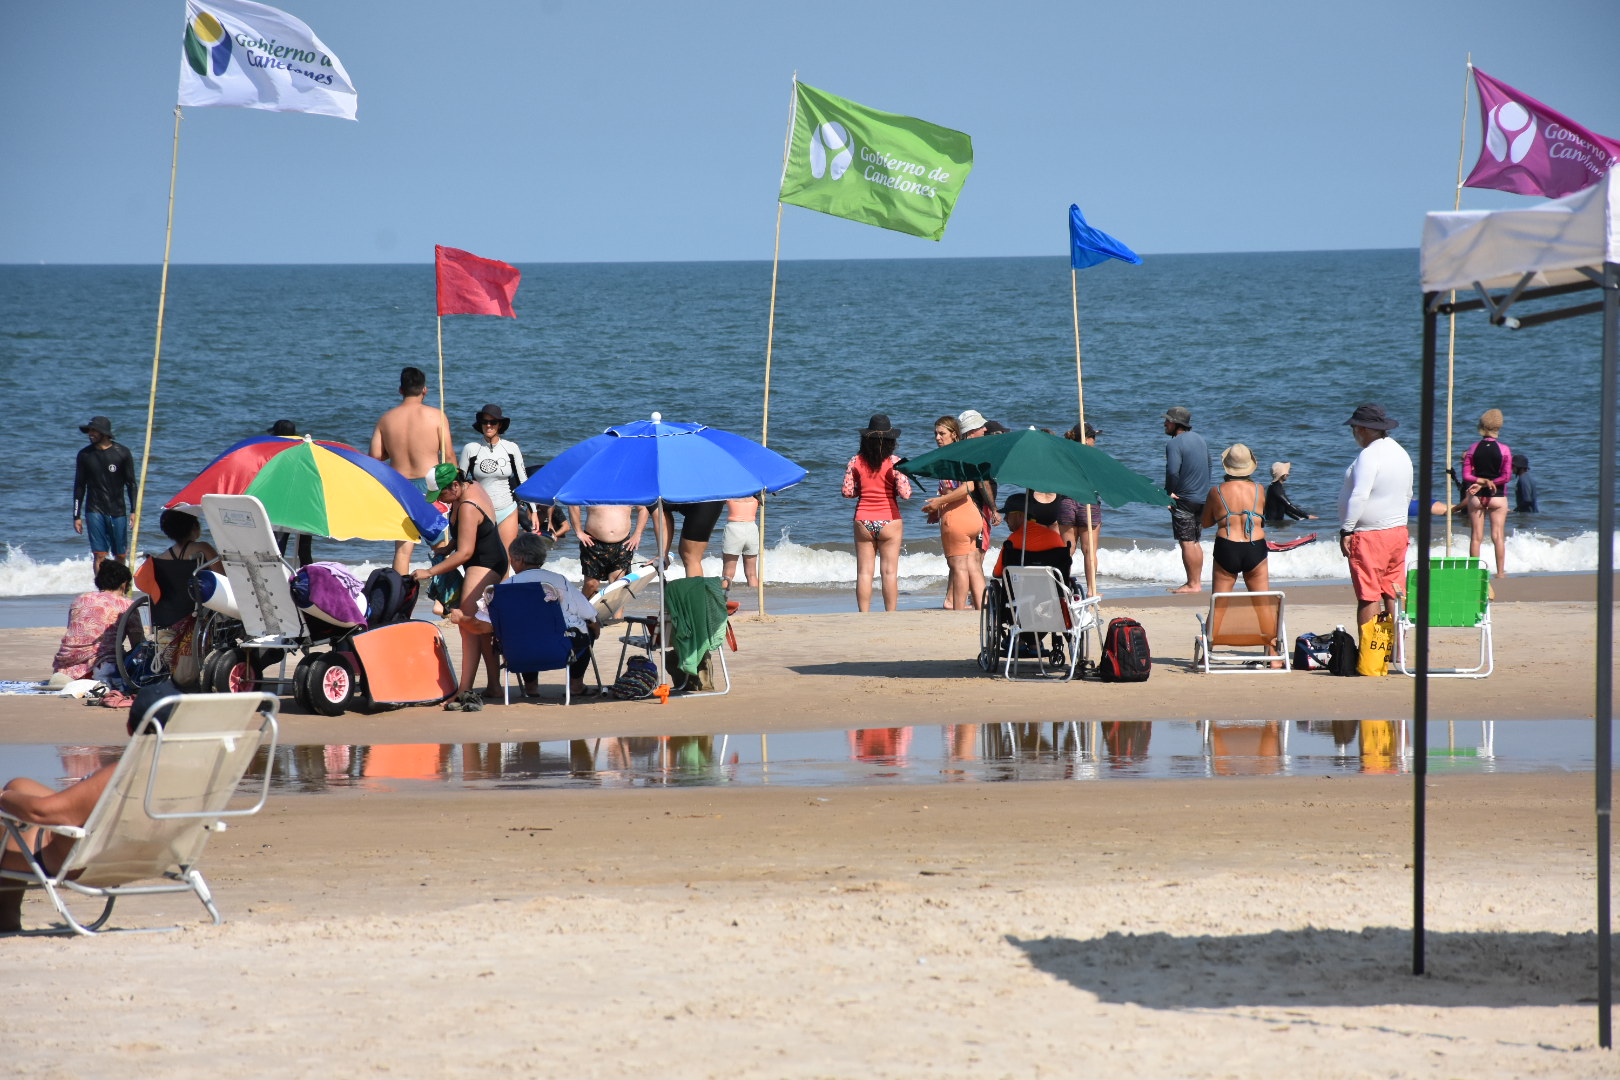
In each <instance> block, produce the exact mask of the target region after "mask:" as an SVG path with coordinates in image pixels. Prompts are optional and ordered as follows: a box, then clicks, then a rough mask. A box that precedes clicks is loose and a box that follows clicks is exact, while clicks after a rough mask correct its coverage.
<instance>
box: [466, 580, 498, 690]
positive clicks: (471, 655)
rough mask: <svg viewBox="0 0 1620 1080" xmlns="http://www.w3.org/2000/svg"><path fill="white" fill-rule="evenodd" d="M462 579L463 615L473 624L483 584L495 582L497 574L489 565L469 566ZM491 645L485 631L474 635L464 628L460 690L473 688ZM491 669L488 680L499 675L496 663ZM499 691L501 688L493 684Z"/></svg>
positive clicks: (489, 666) (467, 621)
mask: <svg viewBox="0 0 1620 1080" xmlns="http://www.w3.org/2000/svg"><path fill="white" fill-rule="evenodd" d="M462 574H463V579H462V583H461V603H460V605H459V606H460V609H461V615H462V619H463V621H464V622H466V623H469V624H470V623H471V622H472V620H473V619H475V618H477V616H478V598H479V597H480V596H482V595H483V593H484V586H486V585H490V584H493V583H494V582H495V574H494V573H493V572H492V571H491V570H490V569H489V568H488V567H487V566H468V567H463V568H462ZM490 644H491V642H490V641H489V639H488V638H487V637H486V636H485V635H483V634H471V633H468V632H467V630H465V629H463V630H462V631H461V687H460V689H461V692H463V693H465V692H466V691H468V690H471V689H472V687H473V681H474V680H475V679H476V678H477V677H478V662H479V661H480V660H482V659H484V658H485V657H486V656H487V655H488V653H487V651H486V650H487V647H488V646H489V645H490ZM487 666H488V668H489V673H488V680H489V681H491V682H493V680H494V679H495V676H496V670H495V666H494V665H493V664H489V665H487ZM494 689H495V690H496V692H499V691H500V687H499V686H498V685H496V686H495V687H494Z"/></svg>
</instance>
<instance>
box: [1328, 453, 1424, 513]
mask: <svg viewBox="0 0 1620 1080" xmlns="http://www.w3.org/2000/svg"><path fill="white" fill-rule="evenodd" d="M1411 507H1412V457H1411V455H1410V454H1408V453H1407V452H1406V448H1405V447H1403V446H1402V445H1401V444H1400V443H1398V442H1396V441H1395V440H1394V439H1392V438H1390V437H1389V436H1388V435H1385V436H1384V437H1383V438H1381V439H1374V440H1373V441H1372V442H1371V443H1369V444H1367V446H1366V448H1365V449H1363V450H1362V451H1361V453H1359V454H1357V455H1356V460H1355V461H1352V462H1351V463H1350V467H1349V468H1348V469H1346V470H1344V486H1343V487H1341V488H1340V489H1339V528H1340V529H1343V530H1344V531H1345V532H1371V531H1373V530H1375V529H1393V528H1396V527H1397V526H1402V525H1405V524H1406V519H1407V516H1408V515H1407V511H1409V510H1410V509H1411Z"/></svg>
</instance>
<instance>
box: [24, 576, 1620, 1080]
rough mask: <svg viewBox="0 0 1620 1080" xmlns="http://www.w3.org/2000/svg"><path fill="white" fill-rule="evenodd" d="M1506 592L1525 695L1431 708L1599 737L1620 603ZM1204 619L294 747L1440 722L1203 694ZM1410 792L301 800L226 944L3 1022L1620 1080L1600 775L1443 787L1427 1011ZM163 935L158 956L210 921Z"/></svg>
mask: <svg viewBox="0 0 1620 1080" xmlns="http://www.w3.org/2000/svg"><path fill="white" fill-rule="evenodd" d="M1497 588H1498V603H1497V604H1496V605H1495V607H1494V614H1495V625H1496V632H1497V642H1498V645H1497V665H1498V666H1497V671H1496V673H1495V674H1494V675H1493V676H1492V677H1491V678H1490V679H1488V680H1483V681H1471V680H1447V681H1437V682H1435V683H1434V684H1433V702H1432V708H1433V715H1434V716H1435V717H1436V718H1442V719H1443V718H1459V719H1462V718H1480V717H1491V718H1498V719H1516V718H1517V719H1533V718H1548V717H1556V718H1579V717H1588V716H1590V715H1591V714H1592V711H1593V702H1592V677H1593V657H1592V651H1591V629H1592V599H1591V597H1592V596H1593V579H1592V578H1591V577H1590V576H1589V575H1588V576H1570V577H1542V578H1522V579H1520V578H1510V579H1507V580H1505V581H1503V582H1501V583H1499V585H1498V587H1497ZM1346 594H1347V590H1343V589H1334V588H1325V589H1322V588H1319V589H1310V588H1302V589H1291V590H1290V596H1291V597H1292V598H1293V600H1292V601H1291V603H1292V604H1293V606H1291V607H1290V610H1289V614H1288V621H1289V630H1290V633H1299V632H1302V631H1306V630H1310V631H1313V632H1320V631H1323V630H1326V629H1330V628H1331V627H1332V626H1333V625H1335V624H1336V623H1340V622H1344V621H1346V619H1347V618H1348V616H1349V612H1350V605H1349V603H1348V596H1347V595H1346ZM1204 604H1207V599H1206V600H1204V601H1202V602H1200V601H1199V600H1198V599H1197V598H1190V599H1189V598H1165V599H1163V600H1160V599H1157V598H1151V599H1142V600H1129V601H1126V600H1121V601H1120V602H1118V603H1114V602H1110V603H1109V605H1108V607H1107V613H1108V614H1109V615H1110V616H1113V615H1121V614H1129V615H1132V616H1134V617H1136V618H1138V619H1140V620H1141V621H1142V622H1143V624H1144V625H1145V626H1146V628H1147V631H1148V634H1149V638H1150V640H1151V642H1152V643H1153V647H1154V652H1155V656H1156V659H1157V661H1158V663H1157V664H1156V667H1155V672H1154V676H1153V678H1152V680H1150V682H1148V683H1147V684H1144V685H1137V686H1108V685H1102V684H1098V683H1095V682H1089V681H1088V682H1085V683H1081V684H1077V685H1071V686H1055V685H1038V684H1016V685H1009V684H1007V683H1005V682H1002V681H1000V680H993V679H990V678H988V677H985V676H983V675H982V674H980V673H979V672H978V670H977V668H976V667H975V666H974V664H973V661H972V659H971V657H972V655H973V651H974V649H975V648H976V641H977V629H976V622H975V621H973V620H972V619H970V618H969V617H966V616H963V615H957V614H954V613H949V612H942V611H918V612H903V613H899V614H896V615H888V616H884V615H872V616H857V615H853V614H851V615H815V616H778V617H774V618H771V619H770V620H768V621H758V620H743V621H740V622H739V625H738V627H737V632H738V637H739V640H740V643H741V651H739V652H738V653H736V654H734V655H733V656H732V657H731V661H732V666H733V673H734V676H735V678H736V681H737V690H736V692H735V693H733V694H732V695H731V696H729V697H725V698H711V699H707V700H703V701H685V702H683V701H673V702H671V703H670V704H669V705H667V706H659V705H656V704H621V703H606V702H591V703H588V704H581V705H577V706H574V707H572V708H568V709H563V708H560V707H557V706H553V705H550V704H540V705H535V704H523V705H513V706H510V707H503V706H498V705H496V706H491V707H488V708H486V709H485V710H484V711H483V712H480V713H473V714H460V713H445V712H442V711H439V710H428V709H415V710H403V711H398V712H392V713H385V714H380V715H377V716H369V717H368V716H363V715H359V714H351V715H346V716H344V717H340V718H335V719H327V718H322V717H311V716H301V715H295V714H293V713H290V712H289V713H288V714H285V715H284V717H283V725H282V732H283V740H284V741H285V742H290V743H356V744H360V743H385V742H478V741H536V740H553V739H562V738H570V737H578V738H585V737H593V736H603V735H631V734H670V733H677V732H686V733H700V732H701V733H722V732H728V731H729V732H743V731H765V732H790V731H804V730H811V729H842V728H846V727H851V726H859V725H863V724H864V725H870V726H885V727H887V726H901V725H907V724H944V723H982V722H986V721H990V720H999V719H1007V718H1009V717H1015V718H1017V719H1020V720H1028V721H1036V720H1067V719H1075V718H1077V717H1084V718H1091V719H1096V718H1109V719H1132V718H1137V719H1175V718H1210V719H1222V718H1232V719H1254V718H1261V717H1264V718H1279V719H1288V720H1296V719H1333V718H1356V719H1364V718H1369V717H1386V718H1387V717H1400V716H1405V715H1409V714H1410V703H1411V692H1412V690H1411V688H1412V684H1411V682H1410V681H1409V680H1406V679H1402V678H1398V677H1397V678H1387V679H1384V680H1370V679H1361V680H1356V681H1355V682H1349V681H1346V680H1338V679H1331V678H1329V677H1326V676H1320V675H1307V674H1298V675H1288V676H1279V677H1277V678H1276V679H1270V678H1254V679H1237V680H1226V679H1222V680H1219V681H1217V682H1212V681H1211V680H1212V678H1213V677H1208V676H1201V675H1198V674H1195V673H1193V672H1192V671H1191V670H1190V667H1189V665H1188V662H1187V661H1188V657H1189V656H1190V654H1191V642H1192V634H1193V627H1194V620H1193V617H1192V612H1193V611H1195V610H1198V609H1200V608H1201V607H1202V606H1203V605H1204ZM58 634H59V631H57V630H54V629H40V630H18V631H6V632H4V633H0V641H3V643H4V645H5V648H4V649H0V678H26V677H37V676H38V675H39V674H40V673H41V672H42V671H43V670H46V669H48V664H49V657H50V655H51V652H52V651H53V650H54V647H55V642H56V637H57V635H58ZM1439 641H1440V642H1441V646H1440V647H1442V648H1443V647H1445V644H1446V642H1447V638H1445V637H1443V636H1442V637H1441V638H1440V639H1439ZM1527 641H1534V642H1536V643H1537V647H1536V650H1535V653H1534V655H1530V654H1529V653H1528V651H1527V650H1525V649H1523V648H1521V647H1520V646H1519V643H1522V642H1527ZM616 652H617V649H616V646H615V648H614V649H613V651H612V653H610V654H608V656H607V662H608V663H609V664H611V660H612V658H613V656H614V655H616ZM122 723H123V718H122V716H121V715H116V714H113V713H110V712H107V711H105V710H98V709H94V708H86V707H83V706H82V705H80V704H78V703H73V702H66V701H58V700H53V699H40V698H23V697H5V698H0V742H6V743H41V742H60V743H82V744H96V743H112V742H117V741H121V739H120V738H119V736H118V732H119V730H120V729H121V727H122ZM1411 793H1412V780H1411V778H1410V777H1381V776H1367V775H1347V776H1335V777H1332V778H1327V777H1320V778H1304V777H1292V778H1272V779H1218V780H1168V781H1130V782H1110V783H1107V784H1087V783H1025V784H971V783H970V784H953V785H928V786H913V787H906V788H883V787H875V786H874V787H841V788H836V789H818V788H808V787H797V788H781V787H778V788H771V787H757V788H747V789H743V788H702V789H674V790H668V789H666V790H652V789H643V790H593V791H544V792H540V791H487V792H482V791H481V792H463V791H452V790H424V789H420V788H415V789H403V788H402V789H400V790H397V791H368V792H337V793H332V794H327V795H322V796H285V797H278V798H275V799H273V800H272V802H271V803H270V805H269V806H268V807H267V808H266V810H265V811H264V812H263V813H262V814H260V815H259V816H258V817H256V818H253V819H249V820H246V821H243V822H240V823H238V824H235V825H233V826H232V828H231V829H230V830H229V831H228V832H226V833H225V834H224V835H222V836H220V837H218V838H217V839H216V841H215V843H214V845H213V846H212V847H211V848H210V851H209V853H208V857H207V859H206V861H205V864H204V867H203V869H204V870H205V872H207V873H208V874H209V877H210V881H211V884H212V885H213V887H214V892H215V895H216V897H217V898H218V900H219V903H220V906H221V908H222V910H223V911H224V913H225V915H226V917H227V920H228V921H227V923H226V924H225V925H224V926H222V927H218V928H213V927H204V926H200V925H198V926H187V927H186V928H185V929H184V930H182V931H181V932H179V933H176V934H169V935H150V936H149V935H131V936H123V937H110V938H104V939H101V940H97V941H79V940H62V939H37V938H31V939H10V940H7V941H5V942H4V944H3V945H0V949H3V950H4V951H5V955H6V958H7V962H8V968H9V969H10V971H11V973H12V978H11V980H10V985H11V989H10V990H8V991H4V992H0V1003H3V1004H5V1005H7V1006H9V1008H8V1010H7V1011H8V1012H9V1013H10V1014H11V1015H12V1016H14V1017H22V1016H24V1015H30V1016H39V1017H41V1018H42V1019H45V1021H46V1022H44V1023H40V1024H35V1025H30V1027H29V1032H30V1033H29V1037H28V1038H27V1039H25V1040H20V1041H18V1042H17V1043H16V1044H15V1045H14V1046H13V1048H12V1050H11V1051H9V1052H8V1057H9V1059H10V1067H11V1071H12V1073H13V1074H14V1075H23V1076H49V1077H68V1076H103V1075H113V1074H117V1075H122V1076H146V1075H152V1076H157V1075H169V1076H182V1077H183V1076H193V1075H196V1076H201V1075H204V1074H209V1075H212V1074H214V1073H216V1072H217V1071H219V1070H222V1069H224V1070H229V1069H231V1068H233V1067H234V1068H238V1069H240V1070H242V1071H244V1072H247V1073H251V1074H253V1075H268V1076H306V1075H313V1074H316V1073H317V1072H319V1073H327V1072H332V1071H343V1072H350V1073H353V1072H366V1073H389V1074H393V1075H405V1076H440V1075H450V1076H461V1075H473V1074H486V1073H490V1072H497V1073H501V1074H510V1075H542V1076H550V1075H570V1074H577V1075H588V1076H629V1075H637V1074H650V1073H651V1074H657V1075H661V1076H670V1077H677V1078H688V1077H690V1078H696V1077H732V1076H740V1077H834V1076H836V1077H867V1076H882V1077H956V1076H963V1077H979V1076H983V1077H1002V1076H1009V1077H1010V1076H1072V1075H1084V1074H1091V1073H1096V1074H1100V1075H1109V1076H1116V1075H1118V1076H1150V1077H1161V1076H1162V1077H1184V1076H1200V1077H1202V1076H1245V1077H1247V1076H1278V1077H1282V1076H1289V1077H1293V1076H1324V1077H1326V1076H1367V1075H1377V1076H1424V1077H1428V1076H1435V1077H1450V1076H1486V1075H1490V1076H1558V1077H1586V1076H1591V1077H1597V1076H1612V1075H1614V1072H1615V1068H1616V1065H1615V1059H1614V1057H1613V1055H1612V1054H1610V1053H1606V1052H1602V1051H1599V1050H1597V1049H1595V1040H1596V1020H1595V1015H1594V1009H1593V1006H1592V1001H1593V995H1594V993H1595V986H1594V980H1595V975H1594V971H1595V969H1594V967H1593V959H1592V956H1593V947H1594V942H1595V938H1594V935H1593V932H1592V926H1593V895H1592V891H1593V862H1592V843H1593V831H1594V827H1593V813H1592V777H1591V774H1590V773H1589V772H1575V773H1569V772H1557V771H1549V772H1545V773H1530V774H1524V773H1519V774H1499V775H1458V776H1446V777H1443V778H1438V779H1431V780H1430V782H1429V807H1430V830H1429V837H1430V869H1429V879H1428V882H1429V892H1428V909H1427V910H1428V924H1429V929H1430V940H1429V974H1427V975H1426V976H1424V977H1421V978H1418V977H1414V976H1412V975H1411V974H1410V966H1409V965H1410V935H1409V933H1408V928H1409V927H1410V925H1411V902H1410V887H1411V876H1410V870H1409V868H1408V861H1409V857H1410V845H1411V810H1410V801H1411ZM126 904H127V905H128V906H127V909H126V908H123V907H121V909H120V910H121V912H123V913H124V914H125V916H126V917H127V920H128V922H129V923H130V924H131V925H142V924H150V922H152V921H154V920H161V919H162V918H163V917H165V916H167V917H168V918H171V919H181V920H190V919H191V918H192V915H193V912H192V911H191V910H189V907H188V906H187V905H182V904H180V903H179V902H178V901H175V900H172V899H157V900H147V901H145V902H144V903H143V902H142V900H141V899H140V898H136V899H133V900H130V901H126ZM24 917H25V919H28V920H32V921H38V920H39V919H40V918H42V917H43V909H42V908H41V906H40V905H39V903H38V902H37V901H35V900H30V901H29V903H28V904H27V905H26V906H25V909H24ZM42 1003H43V1004H44V1008H43V1009H41V1008H40V1005H41V1004H42ZM25 1009H26V1010H27V1012H26V1013H25V1012H24V1010H25ZM70 1019H74V1020H77V1021H78V1022H82V1023H92V1024H94V1028H93V1029H92V1030H93V1031H94V1035H93V1036H91V1037H86V1036H85V1035H83V1034H82V1033H79V1032H76V1031H73V1030H72V1029H70V1028H69V1027H68V1025H67V1023H65V1022H64V1021H68V1020H70ZM52 1020H54V1021H57V1022H56V1023H52V1022H51V1021H52Z"/></svg>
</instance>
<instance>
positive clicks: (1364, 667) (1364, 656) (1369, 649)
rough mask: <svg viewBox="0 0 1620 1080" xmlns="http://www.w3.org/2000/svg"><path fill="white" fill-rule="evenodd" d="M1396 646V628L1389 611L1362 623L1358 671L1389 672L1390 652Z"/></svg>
mask: <svg viewBox="0 0 1620 1080" xmlns="http://www.w3.org/2000/svg"><path fill="white" fill-rule="evenodd" d="M1394 648H1395V628H1394V624H1392V623H1391V622H1390V619H1389V613H1388V612H1384V613H1382V614H1380V615H1379V616H1378V618H1376V619H1374V620H1373V621H1372V622H1364V623H1362V624H1361V657H1360V659H1358V660H1357V661H1356V671H1357V672H1358V673H1359V674H1362V675H1387V674H1389V654H1390V652H1391V651H1392V650H1393V649H1394Z"/></svg>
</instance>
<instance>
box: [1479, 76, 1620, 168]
mask: <svg viewBox="0 0 1620 1080" xmlns="http://www.w3.org/2000/svg"><path fill="white" fill-rule="evenodd" d="M1474 85H1475V86H1476V87H1477V88H1478V89H1479V114H1480V123H1481V124H1482V125H1483V126H1484V138H1483V139H1482V140H1481V146H1480V148H1479V161H1478V162H1477V163H1476V164H1475V165H1474V171H1473V172H1471V173H1469V174H1468V179H1467V180H1464V181H1463V187H1473V188H1494V189H1496V190H1497V191H1511V192H1514V193H1516V194H1519V195H1545V196H1546V197H1547V198H1549V199H1557V198H1560V197H1562V196H1564V195H1572V194H1574V193H1575V192H1577V191H1581V190H1582V189H1584V188H1589V187H1591V186H1592V185H1593V184H1595V183H1597V182H1598V181H1599V180H1601V179H1603V175H1604V173H1606V172H1608V171H1609V168H1610V166H1612V165H1614V164H1615V163H1616V161H1620V142H1617V141H1616V140H1614V139H1610V138H1608V137H1606V136H1603V135H1598V134H1595V133H1594V132H1591V131H1588V130H1587V129H1586V128H1583V127H1581V125H1579V124H1577V123H1576V122H1575V121H1573V120H1571V119H1570V118H1569V117H1567V116H1565V115H1563V114H1562V113H1560V112H1556V111H1554V110H1552V109H1549V108H1548V107H1547V106H1545V105H1543V104H1542V103H1541V102H1539V101H1537V100H1536V99H1535V98H1533V97H1531V96H1530V95H1528V94H1526V93H1523V92H1522V91H1519V90H1515V89H1513V87H1511V86H1509V85H1508V84H1507V83H1505V82H1501V81H1500V80H1497V79H1493V78H1491V77H1490V76H1489V75H1487V74H1485V73H1484V72H1483V71H1481V70H1479V69H1478V68H1475V69H1474Z"/></svg>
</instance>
